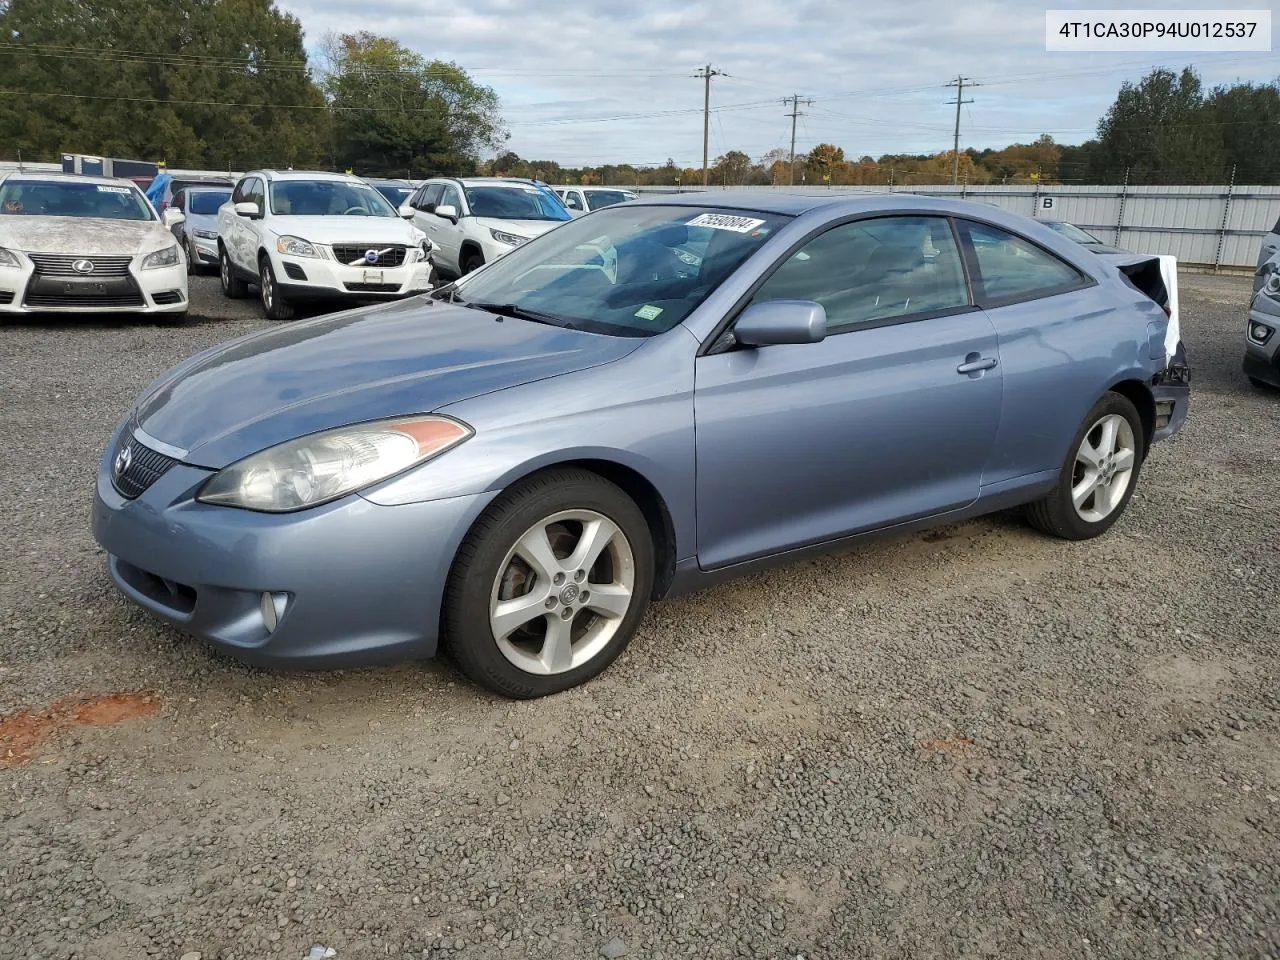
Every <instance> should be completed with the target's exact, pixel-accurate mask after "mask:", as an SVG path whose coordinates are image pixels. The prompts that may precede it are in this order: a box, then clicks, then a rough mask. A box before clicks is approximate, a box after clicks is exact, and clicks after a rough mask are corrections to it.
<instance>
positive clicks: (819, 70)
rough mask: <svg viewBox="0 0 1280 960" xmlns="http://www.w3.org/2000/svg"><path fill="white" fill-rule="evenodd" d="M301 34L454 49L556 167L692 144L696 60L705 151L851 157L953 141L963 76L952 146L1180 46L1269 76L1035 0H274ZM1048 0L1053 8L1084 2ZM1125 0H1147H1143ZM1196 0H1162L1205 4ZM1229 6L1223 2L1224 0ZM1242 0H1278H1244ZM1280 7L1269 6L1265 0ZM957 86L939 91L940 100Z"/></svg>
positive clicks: (526, 152) (931, 148) (1152, 62)
mask: <svg viewBox="0 0 1280 960" xmlns="http://www.w3.org/2000/svg"><path fill="white" fill-rule="evenodd" d="M277 5H278V6H280V7H281V8H282V9H285V10H288V11H290V12H291V13H293V14H294V15H295V16H297V17H298V19H299V20H301V22H302V25H303V29H304V31H305V33H306V43H307V45H308V46H309V47H315V46H318V45H319V43H320V41H321V40H322V38H323V37H324V36H325V34H327V33H329V32H331V31H332V32H354V31H357V30H369V31H372V32H374V33H378V34H381V35H384V36H389V37H393V38H395V39H397V40H399V41H400V42H401V43H403V44H404V45H406V46H407V47H409V48H411V49H413V50H415V51H417V52H418V53H420V54H422V55H424V56H426V57H428V58H429V59H439V60H445V61H452V62H455V63H457V64H458V65H459V66H461V67H463V68H464V69H465V70H467V71H468V73H470V74H471V76H472V77H473V79H475V80H476V81H478V82H480V83H484V84H486V85H488V86H490V87H492V88H493V89H494V90H495V91H496V92H497V94H498V96H499V98H500V100H501V105H502V114H503V117H504V118H505V121H506V125H507V129H508V130H509V131H510V139H509V141H508V143H507V148H508V149H511V150H513V151H515V152H516V153H517V154H519V155H520V156H521V157H524V158H526V159H537V160H554V161H557V162H559V163H561V164H564V165H568V166H578V165H591V166H596V165H600V164H605V163H631V164H635V165H654V166H656V165H660V164H662V163H665V162H666V160H667V159H668V158H673V159H674V160H675V161H676V163H677V164H678V165H680V166H682V167H698V166H700V165H701V163H702V98H703V82H702V81H701V80H700V79H697V78H696V77H695V76H694V74H695V72H696V71H697V70H698V69H700V68H701V67H703V66H705V65H706V64H711V66H712V67H713V69H716V70H719V71H722V72H723V74H724V75H723V76H716V77H714V78H713V80H712V82H711V106H712V111H713V112H712V115H711V129H710V155H711V159H712V161H714V158H715V157H716V156H718V155H720V154H723V153H725V152H726V151H728V150H742V151H743V152H745V153H747V154H749V155H751V156H752V157H753V158H759V157H760V156H761V155H762V154H764V153H765V152H767V151H769V150H772V149H775V148H782V149H788V148H789V146H790V134H791V120H790V118H789V117H788V116H787V113H788V111H789V109H790V107H789V106H787V105H784V104H783V102H782V101H783V98H785V97H789V96H791V95H793V94H798V95H799V96H800V97H801V99H802V101H803V100H806V99H807V100H811V101H812V103H809V104H805V103H803V102H802V104H801V107H800V111H801V114H802V115H801V116H800V117H799V118H798V120H797V123H796V151H797V153H800V152H805V151H807V150H809V149H810V148H812V147H813V146H815V145H816V144H819V143H834V144H836V145H837V146H840V147H842V148H843V149H844V151H845V154H846V155H847V156H850V157H854V158H856V157H860V156H862V155H864V154H869V155H871V156H880V155H882V154H885V153H937V152H939V151H943V150H949V149H951V141H952V135H953V126H954V122H955V105H954V95H955V90H954V88H951V89H948V88H947V87H946V86H945V84H946V83H948V82H949V81H952V80H954V79H955V78H956V77H957V76H958V75H959V76H964V77H966V78H969V79H971V80H973V81H975V82H976V83H978V84H980V85H979V86H976V87H968V86H967V87H966V89H965V99H966V100H968V99H970V98H972V100H973V103H970V104H965V105H964V106H963V107H962V112H961V122H960V144H961V149H964V148H965V147H976V148H978V149H982V148H984V147H988V146H990V147H995V148H999V147H1003V146H1006V145H1008V144H1010V143H1017V142H1022V143H1025V142H1030V141H1031V140H1034V139H1035V138H1036V137H1037V136H1039V135H1040V134H1042V133H1048V134H1050V135H1051V136H1052V137H1053V138H1054V139H1055V140H1057V141H1058V142H1059V143H1079V142H1081V141H1083V140H1086V139H1089V138H1090V137H1091V136H1093V135H1094V133H1095V131H1096V128H1097V122H1098V119H1099V118H1100V117H1101V116H1102V114H1103V113H1104V112H1105V111H1106V109H1107V107H1108V106H1109V105H1110V104H1111V102H1112V101H1113V100H1114V99H1115V95H1116V92H1117V91H1118V89H1119V87H1120V84H1121V82H1122V81H1123V80H1126V79H1129V80H1135V81H1136V80H1138V79H1140V78H1141V77H1142V76H1143V75H1144V74H1145V73H1147V72H1148V71H1149V70H1150V69H1151V68H1152V67H1154V66H1168V67H1172V68H1175V69H1180V68H1181V67H1183V66H1185V65H1187V64H1193V65H1194V66H1195V67H1196V69H1197V70H1198V71H1199V73H1200V75H1201V77H1202V79H1203V80H1204V83H1205V86H1206V88H1209V87H1212V86H1214V85H1215V84H1218V83H1233V82H1237V81H1246V82H1247V81H1253V82H1269V81H1272V80H1275V79H1276V78H1277V76H1280V56H1278V55H1277V53H1276V52H1274V51H1273V52H1272V53H1256V52H1255V53H1173V54H1171V53H1145V54H1144V53H1135V52H1128V53H1075V52H1054V53H1048V52H1046V51H1045V17H1044V11H1045V9H1046V8H1045V7H1044V6H1038V5H1035V4H1033V3H1028V2H1026V0H965V2H963V3H960V2H955V0H951V2H948V0H888V2H875V3H862V4H855V3H852V2H850V0H791V2H790V3H779V2H777V0H699V2H696V3H688V2H681V0H595V2H594V3H582V2H573V3H571V2H568V0H539V2H537V3H536V4H535V3H533V2H520V0H466V2H463V3H439V2H431V0H362V2H360V3H352V2H351V0H277ZM1103 6H1106V5H1105V4H1102V3H1099V2H1097V0H1093V2H1088V0H1086V2H1083V3H1081V2H1075V3H1072V2H1066V0H1057V2H1055V3H1054V4H1053V9H1097V8H1099V7H1103ZM1127 6H1132V7H1134V8H1140V7H1146V8H1152V6H1153V5H1151V4H1145V5H1142V4H1135V3H1133V2H1132V0H1130V3H1129V4H1127ZM1213 6H1215V5H1214V4H1213V3H1212V2H1210V0H1199V2H1195V0H1192V2H1178V0H1163V2H1161V3H1159V4H1158V5H1156V7H1155V8H1158V9H1166V10H1168V9H1204V8H1207V7H1213ZM1232 6H1237V4H1232ZM1238 6H1240V7H1257V8H1264V9H1265V8H1268V7H1269V6H1274V0H1271V2H1270V4H1268V3H1261V2H1259V0H1252V3H1250V2H1249V0H1240V2H1239V4H1238ZM1274 19H1277V20H1280V17H1274ZM948 100H952V103H951V104H948V103H947V101H948Z"/></svg>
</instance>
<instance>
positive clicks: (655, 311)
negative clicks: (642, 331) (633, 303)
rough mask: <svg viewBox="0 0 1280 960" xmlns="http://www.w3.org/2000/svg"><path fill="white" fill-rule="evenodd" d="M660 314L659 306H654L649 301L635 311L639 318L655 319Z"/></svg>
mask: <svg viewBox="0 0 1280 960" xmlns="http://www.w3.org/2000/svg"><path fill="white" fill-rule="evenodd" d="M661 314H662V308H661V307H655V306H654V305H653V304H651V303H646V304H645V305H644V306H643V307H641V308H640V309H639V310H637V311H636V316H637V317H639V318H640V319H641V320H657V319H658V317H659V316H660V315H661Z"/></svg>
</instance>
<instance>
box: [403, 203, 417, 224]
mask: <svg viewBox="0 0 1280 960" xmlns="http://www.w3.org/2000/svg"><path fill="white" fill-rule="evenodd" d="M413 214H414V209H413V207H411V206H409V204H407V203H405V204H401V206H400V216H402V217H404V218H405V219H406V220H412V219H413Z"/></svg>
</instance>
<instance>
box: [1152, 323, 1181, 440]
mask: <svg viewBox="0 0 1280 960" xmlns="http://www.w3.org/2000/svg"><path fill="white" fill-rule="evenodd" d="M1151 395H1152V397H1153V398H1154V399H1155V402H1156V424H1155V431H1154V433H1153V434H1152V436H1151V442H1152V443H1159V442H1160V441H1161V440H1168V439H1169V438H1170V437H1172V436H1173V435H1174V434H1176V433H1178V431H1180V430H1181V429H1182V427H1183V426H1184V425H1185V424H1186V422H1187V412H1188V410H1189V408H1190V406H1191V366H1190V364H1188V363H1187V352H1186V348H1185V347H1183V345H1182V342H1181V341H1179V342H1178V347H1177V349H1176V350H1175V351H1174V354H1173V359H1172V360H1170V361H1169V365H1168V367H1166V368H1165V370H1164V371H1163V372H1161V373H1159V374H1157V375H1156V376H1155V377H1154V378H1153V379H1152V383H1151Z"/></svg>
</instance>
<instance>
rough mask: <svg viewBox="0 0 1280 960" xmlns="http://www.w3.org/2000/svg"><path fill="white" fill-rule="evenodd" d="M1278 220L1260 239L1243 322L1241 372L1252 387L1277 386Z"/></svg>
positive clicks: (1279, 364)
mask: <svg viewBox="0 0 1280 960" xmlns="http://www.w3.org/2000/svg"><path fill="white" fill-rule="evenodd" d="M1277 330H1280V220H1277V221H1276V225H1275V226H1274V227H1273V228H1272V229H1271V232H1270V233H1268V234H1267V235H1266V236H1265V237H1264V238H1263V240H1262V248H1261V249H1260V250H1259V251H1258V268H1257V270H1255V271H1254V274H1253V300H1252V301H1251V302H1250V304H1249V317H1248V322H1247V324H1246V326H1245V349H1244V372H1245V375H1246V376H1247V377H1248V378H1249V381H1250V382H1251V383H1252V384H1253V385H1254V386H1255V387H1280V334H1277V333H1276V331H1277Z"/></svg>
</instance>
